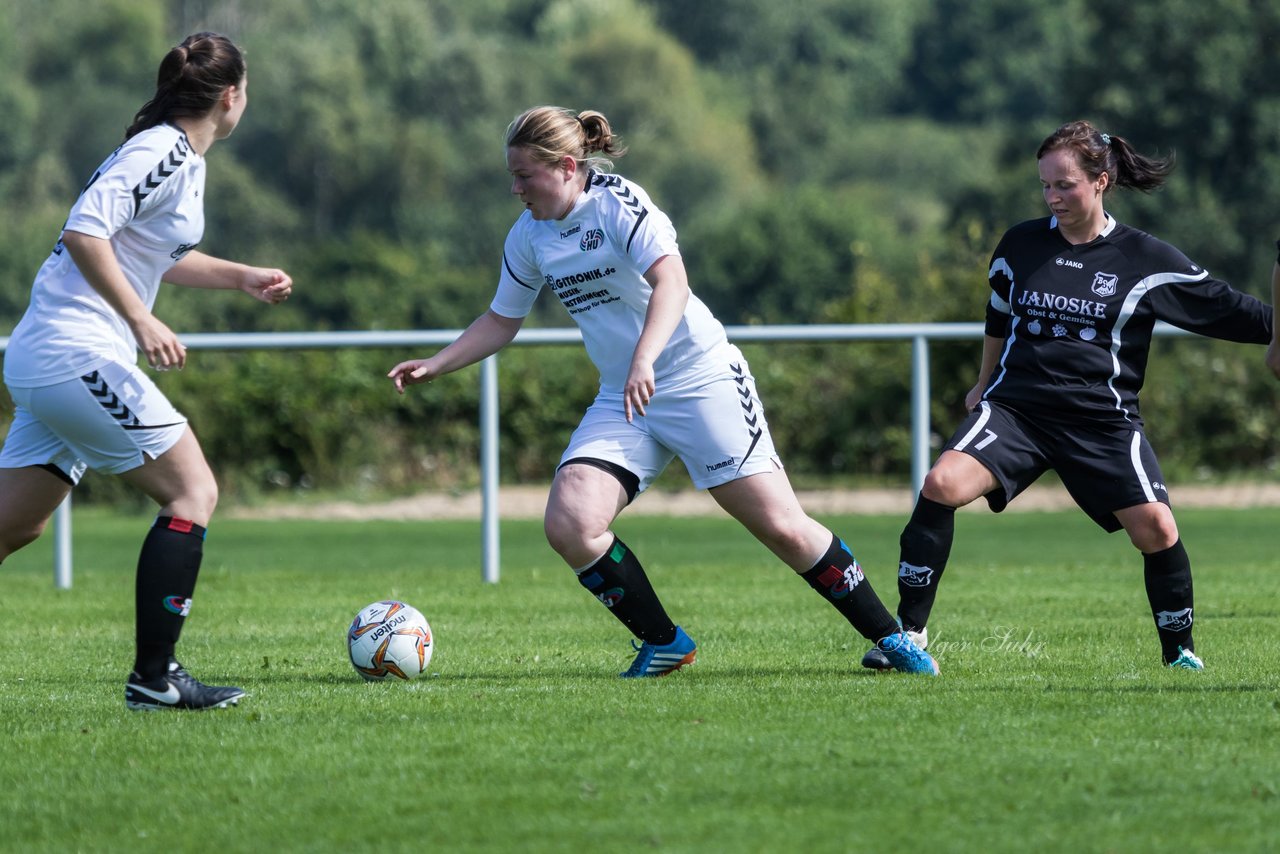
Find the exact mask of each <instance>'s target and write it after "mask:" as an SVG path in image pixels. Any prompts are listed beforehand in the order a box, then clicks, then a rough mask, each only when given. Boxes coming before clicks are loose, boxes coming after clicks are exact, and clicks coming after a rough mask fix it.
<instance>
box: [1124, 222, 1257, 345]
mask: <svg viewBox="0 0 1280 854" xmlns="http://www.w3.org/2000/svg"><path fill="white" fill-rule="evenodd" d="M1146 240H1147V241H1148V242H1147V245H1146V246H1145V247H1144V249H1145V250H1146V251H1145V252H1144V254H1146V255H1147V257H1148V258H1151V260H1152V261H1153V262H1154V263H1155V264H1156V265H1158V267H1157V268H1158V269H1164V270H1168V271H1170V272H1176V273H1182V274H1186V275H1196V274H1198V273H1200V272H1201V268H1200V267H1197V266H1196V265H1195V264H1192V263H1191V262H1190V261H1189V260H1187V257H1186V256H1185V255H1183V254H1182V253H1181V252H1179V251H1178V250H1177V249H1175V248H1174V247H1172V246H1170V245H1169V244H1167V243H1164V242H1162V241H1159V240H1156V239H1154V238H1151V237H1150V236H1146ZM1151 307H1152V309H1153V310H1154V311H1155V315H1156V317H1157V318H1158V319H1160V320H1163V321H1165V322H1166V323H1171V324H1173V325H1174V326H1177V327H1178V328H1180V329H1185V330H1187V331H1188V332H1195V333H1197V334H1199V335H1205V336H1207V337H1209V338H1220V339H1222V340H1223V341H1236V342H1239V343H1241V344H1270V343H1271V326H1272V323H1273V313H1272V309H1271V306H1269V305H1267V304H1266V303H1264V302H1262V301H1261V300H1259V299H1257V298H1255V297H1252V296H1249V295H1248V294H1245V293H1241V292H1240V291H1237V290H1236V289H1235V288H1233V287H1231V286H1230V285H1229V284H1227V283H1226V282H1224V281H1222V280H1221V279H1215V278H1213V277H1212V276H1207V277H1206V278H1203V279H1200V280H1199V281H1195V282H1170V283H1168V284H1165V285H1161V286H1160V287H1157V288H1152V290H1151Z"/></svg>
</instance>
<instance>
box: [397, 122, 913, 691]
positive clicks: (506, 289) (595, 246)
mask: <svg viewBox="0 0 1280 854" xmlns="http://www.w3.org/2000/svg"><path fill="white" fill-rule="evenodd" d="M506 144H507V170H508V172H510V174H511V176H512V186H511V191H512V193H513V194H515V195H516V196H518V197H519V199H520V201H521V202H522V203H523V204H524V206H525V211H524V213H522V214H521V215H520V217H519V218H518V219H517V221H516V223H515V225H514V226H513V227H512V229H511V231H510V233H509V234H508V236H507V240H506V245H505V249H504V252H503V262H502V270H501V273H500V275H499V282H498V290H497V293H496V295H495V297H494V299H493V301H492V303H491V305H490V307H489V310H488V311H487V312H486V313H485V314H483V315H482V316H480V317H479V318H477V319H476V320H475V322H473V323H472V324H471V325H470V326H469V327H467V329H466V330H465V331H464V332H463V333H462V335H460V336H459V337H458V338H457V339H456V340H455V341H454V342H453V343H452V344H450V345H449V346H447V347H445V348H444V349H443V350H441V351H439V352H438V353H436V354H435V355H433V356H431V357H430V358H427V359H415V360H411V361H407V362H401V363H400V364H398V365H396V366H395V367H394V368H392V369H391V371H390V373H389V374H388V376H389V377H390V378H391V379H392V381H393V383H394V384H395V387H396V389H397V390H398V391H400V392H403V391H404V389H405V387H406V386H408V385H412V384H415V383H424V382H430V381H431V380H433V379H434V378H436V377H438V376H442V375H444V374H447V373H450V372H452V371H456V370H458V369H460V368H463V367H466V366H467V365H471V364H473V363H475V362H477V361H480V360H481V359H484V358H486V357H487V356H490V355H492V354H493V353H495V352H497V351H498V350H500V349H501V348H502V347H504V346H506V345H507V344H508V343H510V342H511V340H512V339H513V338H514V337H515V335H516V333H517V332H518V331H519V329H520V327H521V325H522V324H523V322H524V318H525V317H526V316H527V315H528V313H529V311H530V309H531V307H532V306H533V302H534V299H535V298H536V297H537V295H538V292H539V291H540V290H541V289H542V288H543V287H548V288H550V289H551V290H552V291H553V292H554V293H555V295H556V296H557V297H558V298H559V300H560V302H561V304H562V305H564V307H565V309H566V310H567V311H568V312H569V316H570V317H571V318H572V319H573V320H574V322H575V323H577V324H578V326H579V327H580V328H581V329H582V335H583V340H584V343H585V345H586V348H587V352H588V354H589V355H590V357H591V360H592V361H593V362H594V363H595V365H596V367H597V368H598V369H599V371H600V391H599V394H598V395H597V397H596V400H595V402H594V403H593V404H592V406H591V407H590V409H588V411H587V414H586V416H585V417H584V418H583V420H582V423H581V424H580V425H579V427H578V429H577V430H575V431H574V434H573V436H572V437H571V438H570V440H569V445H568V449H567V450H566V451H565V453H564V455H563V456H562V458H561V461H560V465H559V467H558V468H557V471H556V476H555V480H554V482H553V483H552V485H551V495H550V497H549V499H548V501H547V511H546V516H545V519H544V527H545V529H546V534H547V540H548V542H549V543H550V544H551V547H552V548H553V549H555V551H556V552H557V553H558V554H559V555H560V556H561V557H562V558H563V559H564V561H565V563H567V564H568V565H569V567H570V568H572V569H573V570H574V572H575V573H576V575H577V577H578V581H579V582H580V583H581V584H582V586H583V587H585V588H586V589H587V590H588V591H590V592H591V593H592V594H593V595H594V596H595V598H596V599H598V600H599V601H600V602H601V603H602V604H604V605H605V607H607V608H608V609H609V610H610V612H611V613H612V614H613V615H614V616H615V617H617V618H618V620H619V621H620V622H621V623H622V624H623V625H624V626H626V627H627V629H628V630H629V631H631V632H632V634H634V635H635V636H636V638H638V639H639V640H640V641H642V643H641V645H640V646H639V647H638V654H637V655H636V657H635V659H634V661H633V662H632V663H631V666H630V667H629V668H628V669H627V670H626V671H625V672H624V673H623V674H622V676H624V677H652V676H663V675H665V674H667V673H670V672H672V671H674V670H678V669H679V668H681V667H683V666H684V665H686V664H689V663H691V662H692V661H693V660H694V658H695V656H696V654H697V646H696V644H695V643H694V642H693V640H692V639H691V638H690V637H689V635H688V634H686V633H685V631H684V629H683V628H682V627H680V626H677V625H676V624H675V623H674V622H673V621H672V620H671V618H670V617H669V616H668V615H667V613H666V610H665V609H664V608H663V606H662V604H661V602H660V600H659V598H658V596H657V595H656V593H654V591H653V588H652V586H651V585H650V583H649V581H648V578H647V576H646V574H645V572H644V569H643V567H642V566H641V565H640V562H639V560H638V559H637V558H636V556H635V554H634V553H633V552H632V551H631V550H630V549H629V548H628V547H627V546H626V545H625V544H624V543H623V542H622V541H621V540H620V539H619V538H618V537H617V536H616V535H615V534H614V533H613V531H612V529H611V526H612V524H613V521H614V519H615V518H616V517H617V515H618V514H619V513H620V512H621V511H622V510H623V509H624V508H625V507H626V506H627V505H628V504H629V503H630V502H631V501H632V500H633V499H634V498H635V497H636V495H637V494H638V493H639V492H641V491H642V490H643V489H644V488H645V487H647V486H648V485H649V484H650V483H651V482H652V481H653V479H654V478H656V477H657V476H658V474H659V473H660V472H661V471H662V469H663V468H664V467H665V466H666V464H667V463H668V462H669V461H670V460H672V459H673V458H674V457H676V456H679V457H680V458H681V459H682V461H683V462H684V464H685V467H686V468H687V469H688V471H689V473H690V475H691V476H692V478H693V482H694V484H695V485H697V486H699V487H705V488H707V489H709V490H710V492H711V495H712V496H713V497H714V498H715V499H716V501H717V502H718V503H719V504H720V506H721V507H723V508H724V509H725V510H726V511H727V512H728V513H729V514H730V515H732V516H733V517H734V518H735V519H737V520H738V521H739V522H741V523H742V524H743V526H744V527H746V528H747V530H748V531H750V532H751V533H752V534H753V535H754V536H755V537H756V538H757V539H759V540H760V541H761V542H762V543H764V545H766V546H767V547H768V548H769V549H770V550H771V551H772V552H773V553H774V554H775V555H777V556H778V557H779V558H780V559H781V560H782V561H784V562H785V563H786V564H787V565H788V566H790V567H791V568H792V569H793V570H795V572H796V573H797V574H799V575H800V576H801V577H802V578H804V579H805V580H806V581H807V582H808V583H809V584H810V586H812V587H813V588H814V589H815V590H816V591H817V592H818V593H819V594H820V595H821V596H822V597H823V598H825V599H826V600H827V601H828V602H830V603H831V604H832V605H834V606H835V607H836V609H837V610H838V611H839V612H840V613H841V614H842V615H843V616H844V617H845V618H846V619H847V620H848V621H849V622H850V623H851V624H852V625H853V626H854V628H855V629H857V630H858V631H859V632H860V633H861V634H862V635H863V636H865V637H867V638H868V639H871V640H874V641H877V646H878V648H880V649H882V650H884V652H885V654H886V655H887V656H888V657H889V659H890V660H891V661H892V662H893V666H894V667H895V668H896V669H899V670H904V671H909V672H915V673H930V674H932V673H937V665H936V664H935V663H934V661H933V659H932V658H930V657H929V656H928V654H927V653H924V652H923V651H921V650H920V649H918V648H917V647H916V646H915V644H914V643H913V642H912V641H911V640H910V638H909V637H907V635H906V634H905V633H903V632H902V631H901V630H900V629H899V627H898V625H897V623H896V622H895V621H894V619H893V617H892V615H890V614H889V612H888V611H887V610H886V609H885V607H884V605H883V604H882V603H881V602H880V600H879V598H878V597H877V596H876V594H875V591H873V590H872V589H871V585H870V583H869V582H867V580H866V578H865V577H864V576H863V574H862V570H861V569H860V567H859V566H858V562H857V561H856V560H854V557H853V554H852V553H851V552H850V551H849V548H848V546H846V545H845V544H844V542H843V541H842V540H841V539H840V538H839V537H836V536H834V535H833V534H832V533H831V532H830V531H829V530H827V529H826V528H825V527H823V526H822V525H821V524H819V523H818V522H817V521H815V520H814V519H812V518H810V517H809V516H808V515H807V514H805V512H804V511H803V510H802V509H801V508H800V505H799V502H798V501H797V500H796V496H795V493H794V492H793V491H792V488H791V484H790V482H789V481H788V479H787V476H786V473H785V472H784V471H783V469H782V466H781V463H780V462H779V461H778V459H777V456H776V454H775V453H774V449H773V443H772V439H771V438H770V437H769V433H768V426H767V424H766V422H765V420H764V414H763V410H762V405H761V403H760V400H759V397H758V396H757V395H756V392H755V382H754V380H753V379H752V377H751V373H750V370H749V368H748V366H747V363H746V360H745V359H743V358H742V354H741V353H740V352H738V350H737V348H736V347H734V346H733V345H732V344H730V343H729V341H728V339H727V338H726V336H725V332H724V328H723V327H722V326H721V325H720V323H719V321H717V320H716V319H715V317H714V316H712V314H711V312H710V311H709V310H708V309H707V307H706V306H705V305H704V304H703V303H702V301H701V300H699V299H698V298H697V297H696V296H694V295H693V293H692V292H691V291H690V289H689V284H688V279H687V275H686V272H685V268H684V263H683V261H682V260H681V258H680V253H679V246H678V244H677V241H676V233H675V229H674V228H673V227H672V225H671V222H670V220H669V219H668V218H667V216H666V214H664V213H663V212H662V211H661V210H660V209H659V208H658V207H657V206H656V205H654V204H653V202H652V200H651V199H650V198H649V196H648V194H647V193H645V191H644V190H643V189H641V188H640V187H639V186H637V185H636V184H634V183H632V182H630V181H628V180H626V179H625V178H621V177H618V176H616V175H612V174H606V173H605V172H604V171H603V168H604V167H605V166H607V165H608V161H607V160H606V159H605V157H606V156H610V155H611V156H620V155H621V154H623V153H624V152H625V149H624V148H623V147H622V146H621V144H620V143H619V142H618V140H617V138H616V137H615V136H614V133H613V130H612V128H611V127H610V125H609V122H608V120H607V119H606V118H605V117H604V116H603V115H602V114H600V113H598V112H594V111H584V112H581V113H574V112H572V111H570V110H566V109H563V108H560V107H534V108H533V109H530V110H526V111H525V112H524V113H522V114H521V115H520V116H518V117H517V118H516V120H515V121H513V122H512V123H511V125H510V126H509V127H508V128H507V136H506Z"/></svg>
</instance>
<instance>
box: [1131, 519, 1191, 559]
mask: <svg viewBox="0 0 1280 854" xmlns="http://www.w3.org/2000/svg"><path fill="white" fill-rule="evenodd" d="M1128 533H1129V541H1130V542H1132V543H1133V545H1134V547H1135V548H1137V549H1138V551H1140V552H1142V553H1143V554H1155V553H1156V552H1162V551H1164V550H1165V549H1168V548H1172V547H1173V545H1174V543H1176V542H1178V537H1179V534H1178V524H1177V522H1175V521H1174V519H1173V514H1171V513H1161V514H1158V515H1153V516H1151V517H1149V518H1147V519H1143V520H1142V522H1141V523H1140V524H1138V525H1134V526H1133V527H1132V528H1131V529H1130V530H1129V532H1128Z"/></svg>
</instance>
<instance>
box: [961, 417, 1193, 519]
mask: <svg viewBox="0 0 1280 854" xmlns="http://www.w3.org/2000/svg"><path fill="white" fill-rule="evenodd" d="M947 449H948V450H952V451H961V452H963V453H966V454H968V455H969V456H971V457H973V458H974V459H975V460H977V461H978V462H980V463H982V464H983V465H984V466H986V467H987V468H988V469H990V470H991V473H992V474H993V475H995V477H996V481H997V482H998V483H999V484H1000V485H999V486H998V487H997V488H996V489H994V490H992V491H991V492H989V493H987V495H986V499H987V504H988V505H990V507H991V509H992V510H993V511H994V512H996V513H999V512H1000V511H1001V510H1003V509H1004V508H1005V506H1006V505H1008V503H1009V502H1010V501H1012V500H1013V499H1014V498H1016V497H1017V496H1018V494H1019V493H1021V492H1022V491H1023V490H1024V489H1026V488H1027V487H1028V486H1030V485H1031V484H1033V483H1035V481H1036V479H1037V478H1039V477H1040V475H1042V474H1044V473H1045V472H1046V471H1048V470H1049V469H1053V470H1054V471H1055V472H1057V473H1058V477H1059V478H1061V479H1062V484H1063V486H1065V487H1066V488H1067V492H1069V493H1070V494H1071V497H1072V498H1073V499H1074V500H1075V502H1076V504H1078V505H1079V506H1080V509H1081V510H1083V511H1084V512H1085V513H1088V514H1089V518H1091V519H1093V521H1095V522H1097V523H1098V524H1099V525H1101V526H1102V527H1103V528H1104V529H1105V530H1107V531H1118V530H1120V528H1121V525H1120V522H1119V520H1117V519H1116V517H1115V511H1117V510H1123V509H1124V508H1126V507H1133V506H1135V505H1138V504H1149V503H1151V502H1154V501H1159V502H1161V503H1162V504H1166V505H1167V504H1168V503H1169V490H1168V489H1166V488H1165V484H1164V475H1162V474H1161V473H1160V464H1159V462H1157V461H1156V454H1155V451H1154V450H1152V448H1151V443H1150V442H1148V441H1147V437H1146V435H1144V434H1143V432H1142V428H1141V427H1140V426H1137V425H1134V424H1129V423H1123V424H1115V425H1111V424H1096V423H1080V422H1075V423H1064V422H1061V421H1053V420H1051V419H1044V418H1036V419H1035V420H1032V419H1031V418H1028V417H1027V416H1025V415H1023V414H1021V413H1019V412H1017V411H1015V410H1012V409H1009V408H1008V407H1006V406H1002V405H1001V404H999V403H993V402H991V401H986V400H984V401H983V402H982V403H980V404H979V405H978V408H977V409H975V410H973V411H972V412H970V413H969V417H968V418H966V419H965V420H964V423H963V424H961V425H960V427H959V428H958V429H957V430H956V432H955V434H954V435H952V437H951V441H949V442H948V443H947Z"/></svg>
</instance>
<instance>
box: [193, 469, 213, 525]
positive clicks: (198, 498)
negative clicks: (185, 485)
mask: <svg viewBox="0 0 1280 854" xmlns="http://www.w3.org/2000/svg"><path fill="white" fill-rule="evenodd" d="M189 500H190V501H191V504H192V507H193V508H195V511H197V512H199V513H200V514H201V515H202V516H203V517H204V519H205V520H206V521H207V520H208V519H211V518H212V517H213V511H214V510H216V509H218V482H217V481H216V480H214V479H213V477H208V478H203V479H202V480H201V481H200V482H199V483H198V484H196V485H195V486H194V487H193V488H192V490H191V495H190V499H189Z"/></svg>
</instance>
